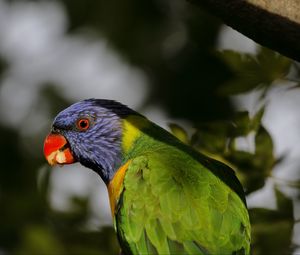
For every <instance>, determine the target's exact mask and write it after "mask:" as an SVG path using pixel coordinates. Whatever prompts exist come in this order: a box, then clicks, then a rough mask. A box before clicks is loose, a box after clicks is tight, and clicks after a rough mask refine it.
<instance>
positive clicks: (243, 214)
mask: <svg viewBox="0 0 300 255" xmlns="http://www.w3.org/2000/svg"><path fill="white" fill-rule="evenodd" d="M144 132H145V134H143V135H141V136H140V137H139V138H138V140H137V141H136V142H135V143H134V146H132V149H131V150H130V151H129V152H128V153H127V155H126V156H125V157H124V162H125V161H127V160H128V159H132V162H131V164H130V165H129V168H128V170H127V173H126V176H125V179H124V190H123V193H122V195H121V198H120V201H119V203H120V206H119V210H118V211H117V214H116V227H117V231H118V236H119V239H120V242H121V245H122V247H123V252H125V254H232V253H234V252H240V254H243V253H244V254H249V249H250V248H249V246H250V224H249V217H248V212H247V208H246V204H245V198H244V194H243V190H242V187H241V185H240V184H239V182H238V180H237V179H236V177H235V175H234V172H233V171H232V170H231V169H230V168H229V167H226V166H224V165H223V164H221V163H219V162H217V161H215V160H211V159H208V158H206V157H204V156H202V155H200V154H198V153H197V152H195V151H193V150H192V149H190V148H189V147H187V146H185V145H183V144H181V143H180V142H179V141H178V140H177V139H176V138H174V137H173V136H172V135H170V134H168V133H167V132H166V131H164V130H162V129H160V128H159V127H157V126H152V128H149V129H147V130H144ZM241 251H242V253H241Z"/></svg>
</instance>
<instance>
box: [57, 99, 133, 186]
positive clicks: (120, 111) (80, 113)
mask: <svg viewBox="0 0 300 255" xmlns="http://www.w3.org/2000/svg"><path fill="white" fill-rule="evenodd" d="M132 114H137V113H136V112H135V111H133V110H131V109H130V108H128V107H127V106H125V105H123V104H121V103H118V102H115V101H112V100H104V99H87V100H83V101H80V102H78V103H75V104H73V105H71V106H70V107H68V108H66V109H65V110H63V111H62V112H60V113H59V114H58V115H57V117H56V118H55V120H54V123H53V129H52V132H58V133H61V134H62V135H64V136H65V138H66V139H67V140H68V142H69V144H70V147H71V150H72V152H73V155H74V157H75V159H76V160H77V161H79V162H80V163H81V164H82V165H84V166H86V167H88V168H91V169H93V170H94V171H96V172H97V173H99V174H100V176H101V177H102V179H103V180H104V181H105V182H106V183H108V182H109V180H111V178H112V177H113V175H114V172H115V170H116V169H117V168H118V167H119V166H120V164H121V160H122V155H121V153H122V147H121V142H122V118H124V117H126V116H128V115H132ZM81 118H87V119H89V120H90V127H89V128H88V129H87V130H86V131H80V130H79V129H78V128H77V126H76V123H77V121H78V119H81Z"/></svg>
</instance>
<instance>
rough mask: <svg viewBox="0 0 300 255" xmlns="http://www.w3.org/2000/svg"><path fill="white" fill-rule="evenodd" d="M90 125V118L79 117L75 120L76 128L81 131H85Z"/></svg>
mask: <svg viewBox="0 0 300 255" xmlns="http://www.w3.org/2000/svg"><path fill="white" fill-rule="evenodd" d="M89 127H90V120H89V119H79V120H78V121H77V128H78V129H79V130H81V131H85V130H87V129H88V128H89Z"/></svg>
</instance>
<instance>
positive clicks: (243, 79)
mask: <svg viewBox="0 0 300 255" xmlns="http://www.w3.org/2000/svg"><path fill="white" fill-rule="evenodd" d="M219 57H220V58H221V59H222V60H223V61H224V62H225V63H226V64H228V66H229V67H230V69H231V71H232V75H233V77H232V78H231V79H230V80H228V81H227V82H225V83H224V85H223V86H222V87H221V88H220V89H219V93H221V94H222V95H235V94H240V93H245V92H248V91H251V90H253V89H255V88H257V87H261V86H262V87H268V86H270V85H271V84H272V83H273V82H274V81H275V80H278V79H282V78H284V77H285V76H286V75H287V74H288V72H289V70H290V67H291V64H292V61H291V60H290V59H288V58H287V57H284V56H282V55H280V54H279V53H276V52H274V51H272V50H270V49H267V48H263V47H260V48H259V50H258V53H257V54H256V55H255V54H246V53H238V52H234V51H230V50H225V51H222V52H220V53H219Z"/></svg>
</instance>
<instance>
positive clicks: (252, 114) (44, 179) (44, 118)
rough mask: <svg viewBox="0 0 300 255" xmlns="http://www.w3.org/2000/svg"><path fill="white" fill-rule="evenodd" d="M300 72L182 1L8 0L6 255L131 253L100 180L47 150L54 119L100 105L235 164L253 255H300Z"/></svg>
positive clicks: (0, 176) (4, 5) (1, 49)
mask: <svg viewBox="0 0 300 255" xmlns="http://www.w3.org/2000/svg"><path fill="white" fill-rule="evenodd" d="M299 76H300V66H299V64H298V63H296V62H294V61H292V60H290V59H288V58H286V57H284V56H281V55H279V54H278V53H276V52H273V51H271V50H269V49H266V48H263V47H261V46H260V45H257V44H255V43H254V42H253V41H251V40H250V39H248V38H246V37H244V36H243V35H241V34H239V33H238V32H236V31H234V30H232V29H230V28H229V27H227V26H225V25H224V24H222V22H221V21H220V20H218V19H217V18H216V17H214V16H212V15H210V14H208V13H206V12H205V11H204V10H201V9H200V8H199V7H196V6H193V5H192V4H190V3H188V2H185V1H183V0H148V1H140V0H123V1H117V0H111V1H104V0H98V1H97V0H87V1H80V0H61V1H50V0H49V1H46V0H44V1H5V0H0V162H1V166H0V254H1V255H6V254H39V255H40V254H41V255H43V254H45V255H48V254H49V255H50V254H51V255H52V254H106V255H108V254H118V252H119V247H118V244H117V240H116V237H115V234H114V231H113V228H112V219H111V215H110V209H109V203H108V197H107V193H106V187H105V185H104V184H103V183H102V181H101V179H100V178H99V177H98V176H97V175H96V174H95V173H93V172H92V171H90V170H87V169H84V168H83V167H81V166H80V165H79V164H76V165H71V166H64V167H63V168H59V167H57V168H56V167H55V168H49V167H48V166H47V164H46V162H45V160H44V158H43V153H42V147H43V139H44V137H45V135H46V134H47V133H48V132H49V130H50V126H51V122H52V120H53V118H54V116H55V115H56V114H57V113H58V112H59V111H60V110H62V109H63V108H64V107H66V106H68V105H69V104H71V103H73V102H75V101H78V100H82V99H85V98H91V97H94V98H110V99H115V100H118V101H121V102H123V103H125V104H127V105H129V106H130V107H132V108H134V109H135V110H137V111H140V112H141V113H143V114H144V115H146V116H147V117H148V118H150V119H151V120H153V121H154V122H157V123H158V124H160V125H161V126H163V127H164V128H166V129H169V130H170V131H171V132H173V133H174V134H175V135H176V136H178V137H179V138H180V139H182V140H183V142H185V143H189V144H190V145H191V146H193V147H195V149H197V150H199V151H201V152H202V153H205V154H207V155H210V156H212V157H215V158H217V159H219V160H222V161H224V162H226V163H227V164H229V165H230V166H231V167H233V168H234V169H235V170H236V171H237V174H238V176H239V178H240V180H241V181H242V183H243V185H244V187H245V192H246V194H247V201H248V205H249V210H250V216H251V222H252V239H253V244H252V246H253V248H252V251H253V254H297V253H300V248H299V245H300V225H299V223H298V222H299V219H300V201H299V199H300V196H299V194H300V193H299V189H300V171H299V170H300V159H299V158H300V115H299V110H298V109H299V107H300V90H299V88H298V87H299Z"/></svg>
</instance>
